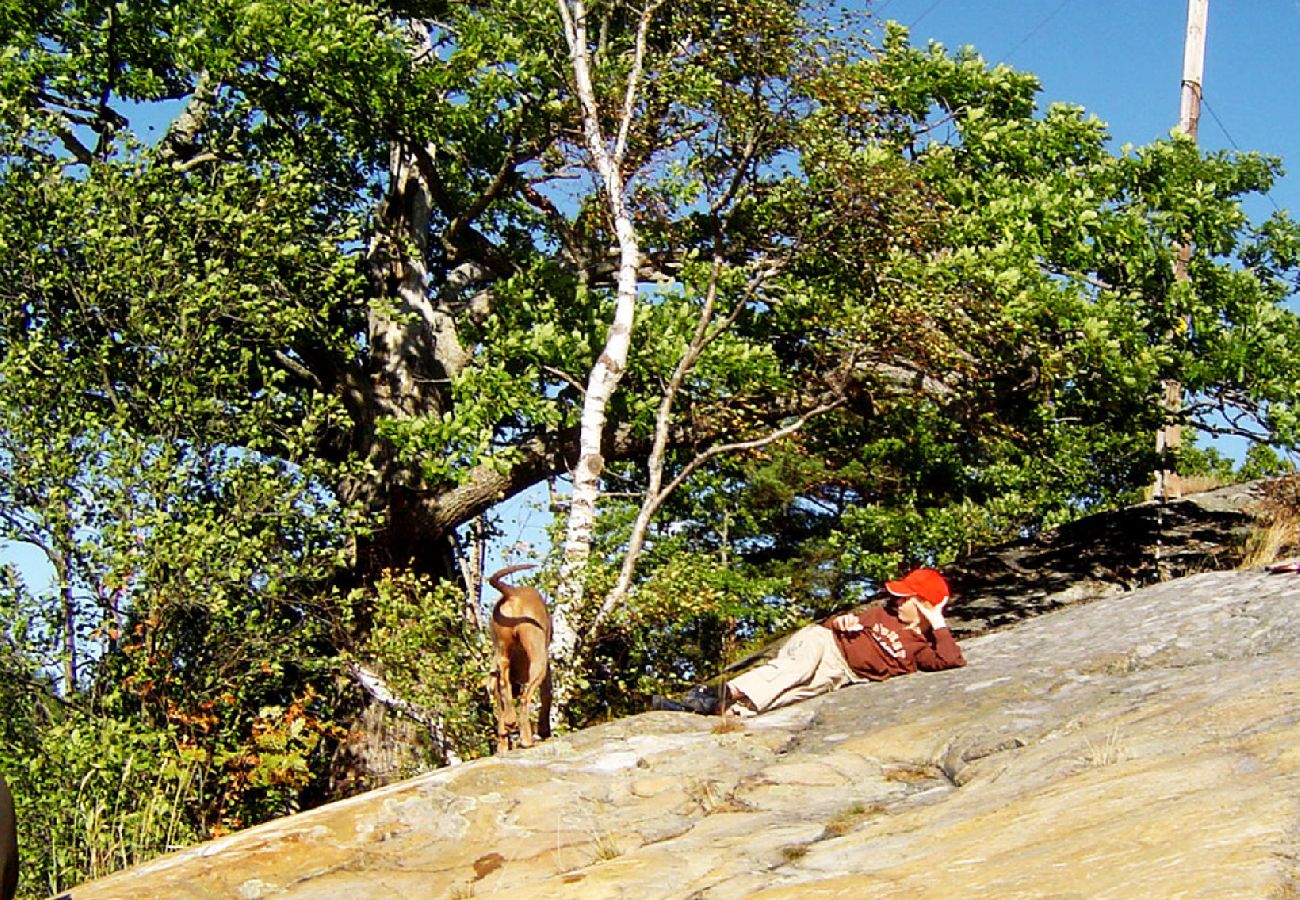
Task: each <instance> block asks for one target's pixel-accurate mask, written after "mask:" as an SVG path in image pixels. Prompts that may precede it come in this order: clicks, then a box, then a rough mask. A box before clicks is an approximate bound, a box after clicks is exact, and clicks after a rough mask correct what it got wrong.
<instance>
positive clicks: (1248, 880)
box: [71, 569, 1300, 900]
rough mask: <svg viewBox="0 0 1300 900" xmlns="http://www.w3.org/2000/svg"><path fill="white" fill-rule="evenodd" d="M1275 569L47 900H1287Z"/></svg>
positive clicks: (629, 723) (1294, 850) (503, 765)
mask: <svg viewBox="0 0 1300 900" xmlns="http://www.w3.org/2000/svg"><path fill="white" fill-rule="evenodd" d="M1298 643H1300V574H1294V573H1292V574H1270V573H1268V572H1267V571H1265V570H1263V569H1253V570H1241V571H1225V572H1211V573H1206V574H1199V575H1191V576H1188V577H1184V578H1179V579H1176V580H1172V581H1167V582H1164V583H1160V584H1155V585H1151V586H1147V587H1141V588H1137V589H1134V590H1129V591H1125V592H1122V593H1118V594H1112V595H1109V596H1102V597H1101V598H1100V599H1095V600H1092V601H1091V602H1081V603H1077V604H1075V605H1071V606H1067V607H1064V608H1060V609H1056V610H1054V611H1052V612H1048V613H1045V614H1043V615H1039V616H1036V617H1034V618H1031V619H1026V620H1023V621H1020V622H1018V623H1016V624H1013V625H1009V626H1007V627H1004V628H1001V629H998V630H994V631H989V632H987V633H984V634H980V635H978V636H974V637H970V638H967V639H965V640H964V641H963V648H964V649H965V651H966V657H967V660H968V665H967V667H966V668H964V669H959V670H953V671H948V672H939V673H921V674H917V675H913V676H908V677H905V678H900V679H895V680H893V681H889V682H884V683H880V684H867V685H858V686H853V687H849V688H846V689H844V690H841V691H839V692H837V693H835V694H831V695H827V696H824V697H820V698H817V699H815V700H812V701H809V702H807V703H804V704H801V705H799V706H796V707H792V708H789V709H785V710H779V711H776V712H773V713H770V714H768V715H764V716H759V717H756V718H751V719H746V720H743V722H741V723H739V724H737V723H735V722H729V723H725V724H724V723H723V721H722V720H719V719H713V718H706V717H702V716H695V715H691V714H689V713H669V712H647V713H644V714H641V715H638V716H633V717H630V718H627V719H623V720H619V721H615V722H611V723H608V724H606V725H602V726H599V727H595V728H590V729H587V730H584V731H581V732H576V733H572V734H567V735H562V736H559V737H556V738H553V739H552V740H550V741H547V742H545V743H544V744H542V745H540V746H538V747H536V748H533V749H531V750H521V751H514V752H511V753H508V754H504V755H501V756H496V757H492V758H488V759H481V760H475V761H472V762H468V763H464V764H461V765H458V766H454V767H450V768H447V769H443V770H439V771H436V772H432V773H430V774H427V775H423V776H420V777H417V778H413V779H410V780H407V781H403V782H400V783H397V784H393V785H390V786H388V787H386V788H383V789H380V790H377V791H373V792H371V793H368V794H365V795H361V796H358V797H354V798H352V799H349V800H345V801H341V802H337V803H333V804H330V805H328V806H324V807H321V808H318V809H314V810H311V811H309V812H305V813H302V814H300V815H296V816H293V817H290V818H286V819H282V820H278V821H275V822H271V823H267V824H265V825H262V826H259V827H256V828H251V829H248V830H246V831H243V832H240V833H238V834H234V835H231V836H228V837H225V838H222V839H220V840H216V841H212V842H209V843H206V844H203V845H200V846H196V847H193V848H190V849H187V850H183V851H180V852H177V853H174V854H171V855H169V856H166V857H163V858H161V859H158V860H155V861H153V862H151V863H148V864H145V865H142V866H138V867H136V868H134V869H131V870H128V871H124V872H121V873H118V874H116V875H114V876H111V877H109V878H106V879H103V880H101V881H98V882H93V883H90V884H86V885H83V886H81V887H79V888H76V889H74V890H73V891H72V892H71V896H72V898H73V900H105V898H131V900H149V898H159V900H163V898H166V900H183V898H192V900H209V898H223V900H224V898H246V900H253V898H294V900H309V898H310V900H324V898H331V900H334V898H385V900H390V898H424V897H447V898H470V897H473V898H480V900H486V898H510V900H518V898H522V897H548V898H582V900H600V898H611V900H612V898H624V897H626V898H629V900H644V898H683V900H686V898H709V900H726V898H741V897H744V898H796V897H798V898H807V897H818V898H846V900H847V898H860V897H885V898H888V897H932V898H953V897H966V898H971V897H975V898H980V897H990V898H993V897H996V898H1016V897H1025V898H1029V897H1035V898H1036V897H1052V898H1076V897H1077V898H1085V897H1086V898H1099V897H1100V898H1104V897H1113V898H1134V897H1215V898H1231V897H1243V898H1246V897H1249V898H1259V897H1289V896H1295V895H1297V893H1300V866H1298V863H1297V861H1298V859H1300V666H1298V665H1297V663H1296V647H1297V644H1298Z"/></svg>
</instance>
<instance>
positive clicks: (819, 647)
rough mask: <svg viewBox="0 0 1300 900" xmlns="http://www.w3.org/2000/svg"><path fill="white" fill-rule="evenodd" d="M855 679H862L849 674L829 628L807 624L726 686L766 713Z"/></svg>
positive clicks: (855, 680)
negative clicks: (761, 662)
mask: <svg viewBox="0 0 1300 900" xmlns="http://www.w3.org/2000/svg"><path fill="white" fill-rule="evenodd" d="M859 681H866V679H865V678H862V677H860V676H858V675H854V674H853V670H852V669H850V668H849V664H848V663H846V662H845V661H844V656H843V654H841V653H840V648H839V645H838V644H836V643H835V635H834V634H833V633H832V632H831V630H830V629H829V628H824V627H823V626H821V625H808V626H806V627H804V628H801V629H799V630H798V631H796V632H795V633H794V634H792V635H791V636H790V639H789V640H787V641H786V642H785V644H784V646H782V647H781V649H780V651H779V652H778V653H777V655H776V656H774V657H773V658H772V659H770V660H768V661H767V662H765V663H763V665H761V666H758V667H757V668H754V669H751V670H749V671H748V672H745V673H744V674H742V675H737V676H736V677H735V678H733V679H731V680H730V681H728V682H727V686H728V687H729V688H731V689H732V690H733V691H739V692H740V693H742V694H744V695H745V697H747V698H748V699H749V702H750V704H751V705H752V706H753V707H754V709H755V710H757V711H758V712H767V711H768V710H769V709H777V708H779V707H782V706H789V705H790V704H791V703H798V702H799V701H800V700H807V699H808V698H810V697H816V696H817V695H818V694H825V693H828V692H829V691H833V690H835V689H836V688H841V687H843V686H844V685H846V684H854V683H856V682H859Z"/></svg>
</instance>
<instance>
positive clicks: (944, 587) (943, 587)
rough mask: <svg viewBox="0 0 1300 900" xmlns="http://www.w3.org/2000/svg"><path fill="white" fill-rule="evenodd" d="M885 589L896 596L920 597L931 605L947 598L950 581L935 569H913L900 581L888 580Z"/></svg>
mask: <svg viewBox="0 0 1300 900" xmlns="http://www.w3.org/2000/svg"><path fill="white" fill-rule="evenodd" d="M885 590H887V591H889V593H891V594H893V595H894V596H896V597H920V598H921V599H922V600H924V601H925V602H926V603H929V604H930V605H931V606H933V605H935V604H937V603H942V602H943V601H944V600H947V599H948V597H949V595H950V593H951V592H950V591H949V590H948V582H946V581H944V580H943V576H942V575H940V574H939V573H938V572H936V571H935V570H934V569H913V570H912V571H911V572H908V573H907V574H906V575H904V576H903V577H902V578H900V579H899V580H898V581H886V582H885Z"/></svg>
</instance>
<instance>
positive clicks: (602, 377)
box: [551, 0, 652, 709]
mask: <svg viewBox="0 0 1300 900" xmlns="http://www.w3.org/2000/svg"><path fill="white" fill-rule="evenodd" d="M558 3H559V11H560V18H561V20H562V21H563V24H564V36H565V39H566V40H567V41H568V45H569V57H570V62H571V64H572V68H573V80H574V88H575V90H576V91H577V94H578V101H579V105H580V109H581V114H582V129H583V136H584V139H585V142H586V149H587V152H588V153H589V154H590V156H591V164H592V166H593V167H594V168H595V171H596V174H597V175H598V176H599V178H600V181H601V184H602V186H603V188H604V191H605V200H606V205H607V209H608V213H609V216H610V220H611V222H612V223H613V225H614V232H615V235H616V236H617V239H618V251H619V267H618V282H617V294H616V303H615V308H614V318H613V321H612V322H611V323H610V327H609V332H608V333H607V335H606V337H605V346H604V349H603V351H602V352H601V354H600V356H599V358H598V359H597V360H596V364H595V365H594V366H593V367H592V370H591V374H590V376H589V378H588V380H587V393H586V397H585V399H584V402H583V407H582V421H581V429H580V436H579V445H578V462H577V465H576V466H575V467H574V470H573V492H572V496H571V497H570V500H569V504H570V505H569V521H568V529H567V532H566V534H565V540H564V547H563V552H562V559H561V565H560V580H559V584H558V585H557V587H556V592H555V609H554V610H552V617H553V626H554V636H553V638H552V643H551V655H552V659H553V660H555V661H556V662H557V663H558V664H559V665H558V667H557V674H558V675H559V676H560V677H559V678H558V679H557V685H556V696H555V702H556V706H557V708H560V709H562V708H563V706H564V698H565V695H566V693H567V690H566V687H565V681H566V679H565V678H564V672H565V669H566V665H565V664H566V663H568V662H570V661H571V660H572V658H573V655H574V650H575V648H576V647H577V645H578V635H577V633H576V631H575V629H574V613H575V612H576V611H577V608H578V604H579V602H580V601H581V599H582V595H583V586H582V570H583V568H584V566H585V564H586V562H587V559H588V558H589V557H590V555H591V539H592V531H593V527H594V524H595V518H596V502H597V500H598V498H599V496H600V476H601V473H602V472H603V471H604V468H605V459H604V457H603V456H602V455H601V438H602V436H603V434H604V431H605V420H606V410H607V409H608V406H609V401H610V398H611V397H612V396H613V394H614V391H615V390H616V389H617V388H618V383H619V381H620V380H621V379H622V377H623V371H624V368H625V367H626V365H627V358H628V351H629V349H630V347H631V343H632V323H633V320H634V318H635V315H636V302H637V270H638V269H639V267H640V263H641V250H640V247H639V245H638V243H637V234H636V226H635V224H634V223H633V222H632V218H631V216H630V215H629V213H628V210H627V206H626V203H625V189H626V183H625V181H624V178H623V172H622V161H623V155H624V147H625V146H626V140H627V132H628V128H629V125H630V121H631V116H632V106H633V101H634V99H635V96H636V89H637V80H638V78H639V75H640V60H641V58H642V55H643V53H644V34H645V29H646V27H647V25H648V23H649V21H650V14H651V12H652V9H648V10H647V11H646V13H645V14H644V15H643V17H642V20H641V28H640V32H639V34H638V42H637V59H636V64H635V65H634V66H633V68H632V72H631V74H630V75H629V77H628V86H627V95H626V101H625V103H624V108H623V116H622V120H621V122H620V127H619V133H618V137H617V139H616V141H615V143H614V146H613V148H612V149H611V148H610V147H608V146H607V143H606V138H605V135H604V132H603V130H602V128H601V124H600V114H599V110H598V107H597V104H596V93H595V90H594V88H593V86H592V80H591V68H590V64H591V58H590V51H589V48H588V44H587V21H586V20H587V10H586V6H585V4H584V3H583V2H582V0H558Z"/></svg>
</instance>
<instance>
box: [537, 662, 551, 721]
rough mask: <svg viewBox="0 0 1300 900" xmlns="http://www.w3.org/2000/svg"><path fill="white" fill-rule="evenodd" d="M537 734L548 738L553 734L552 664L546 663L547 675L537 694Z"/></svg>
mask: <svg viewBox="0 0 1300 900" xmlns="http://www.w3.org/2000/svg"><path fill="white" fill-rule="evenodd" d="M537 697H538V699H537V736H538V737H539V738H541V739H542V740H546V739H547V738H548V737H550V736H551V664H550V662H549V661H548V662H547V664H546V677H544V678H543V679H542V686H541V687H540V688H539V689H538V694H537Z"/></svg>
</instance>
